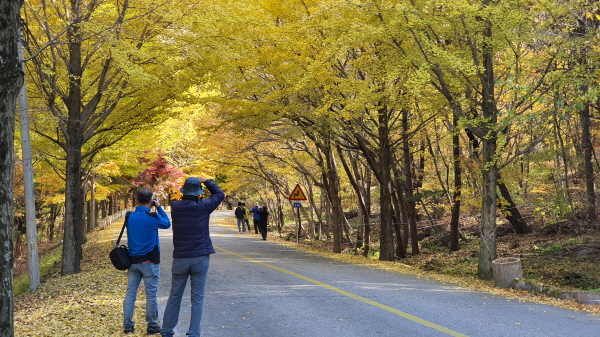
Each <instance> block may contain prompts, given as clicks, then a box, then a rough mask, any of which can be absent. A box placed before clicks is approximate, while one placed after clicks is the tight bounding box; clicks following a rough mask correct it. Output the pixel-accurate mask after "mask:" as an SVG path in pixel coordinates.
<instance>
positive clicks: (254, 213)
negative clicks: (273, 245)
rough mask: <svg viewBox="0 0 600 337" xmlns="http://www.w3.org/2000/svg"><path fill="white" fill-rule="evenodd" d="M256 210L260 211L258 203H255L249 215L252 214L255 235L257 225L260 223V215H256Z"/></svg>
mask: <svg viewBox="0 0 600 337" xmlns="http://www.w3.org/2000/svg"><path fill="white" fill-rule="evenodd" d="M258 210H260V207H258V202H255V203H254V207H253V208H252V209H251V210H250V213H252V220H253V222H254V233H255V234H258V223H259V222H260V215H258Z"/></svg>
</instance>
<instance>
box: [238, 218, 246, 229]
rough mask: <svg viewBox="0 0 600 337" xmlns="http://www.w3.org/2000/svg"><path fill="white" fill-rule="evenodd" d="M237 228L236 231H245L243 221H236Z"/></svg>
mask: <svg viewBox="0 0 600 337" xmlns="http://www.w3.org/2000/svg"><path fill="white" fill-rule="evenodd" d="M237 226H238V231H242V232H245V231H246V226H245V224H244V219H237Z"/></svg>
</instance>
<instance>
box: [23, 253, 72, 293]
mask: <svg viewBox="0 0 600 337" xmlns="http://www.w3.org/2000/svg"><path fill="white" fill-rule="evenodd" d="M61 257H62V245H58V246H56V247H55V248H54V249H52V250H51V251H50V252H47V253H46V254H44V255H42V256H40V280H41V281H42V282H43V281H44V278H45V277H47V276H48V275H49V274H50V273H52V272H54V271H55V266H56V265H57V263H59V262H60V260H61ZM28 291H29V275H28V274H24V275H20V276H18V277H16V278H15V279H14V281H13V293H14V296H19V295H22V294H24V293H26V292H28Z"/></svg>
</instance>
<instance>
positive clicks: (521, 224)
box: [498, 173, 531, 234]
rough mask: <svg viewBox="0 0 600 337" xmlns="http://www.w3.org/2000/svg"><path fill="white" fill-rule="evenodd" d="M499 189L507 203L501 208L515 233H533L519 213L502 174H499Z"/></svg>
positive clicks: (502, 204)
mask: <svg viewBox="0 0 600 337" xmlns="http://www.w3.org/2000/svg"><path fill="white" fill-rule="evenodd" d="M498 189H499V190H500V195H501V196H502V198H503V199H504V201H505V202H506V204H504V203H501V205H500V208H501V209H502V212H504V213H505V214H504V216H505V217H506V219H507V220H508V221H509V222H510V224H511V225H512V226H513V228H514V229H515V232H516V233H517V234H527V233H531V228H529V226H528V225H527V223H526V222H525V220H524V219H523V217H522V216H521V212H519V209H518V208H517V206H516V205H515V203H514V201H513V200H512V197H511V196H510V192H509V191H508V187H507V186H506V184H504V182H503V181H502V179H501V177H500V173H498Z"/></svg>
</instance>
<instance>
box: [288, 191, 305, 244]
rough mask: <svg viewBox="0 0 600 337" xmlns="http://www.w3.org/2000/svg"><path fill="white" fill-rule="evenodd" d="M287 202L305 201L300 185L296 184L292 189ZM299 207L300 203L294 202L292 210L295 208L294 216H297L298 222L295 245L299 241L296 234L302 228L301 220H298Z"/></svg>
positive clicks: (298, 236)
mask: <svg viewBox="0 0 600 337" xmlns="http://www.w3.org/2000/svg"><path fill="white" fill-rule="evenodd" d="M288 200H290V201H301V200H306V195H305V194H304V192H303V191H302V188H301V187H300V184H296V187H294V190H293V191H292V194H290V197H289V198H288ZM301 207H302V203H300V202H294V208H296V214H298V222H297V223H296V243H298V242H299V240H300V235H299V234H300V233H298V232H299V230H300V228H301V227H302V219H301V218H300V208H301Z"/></svg>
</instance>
